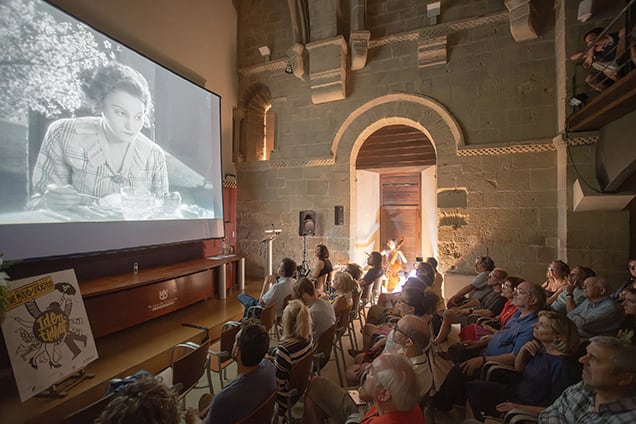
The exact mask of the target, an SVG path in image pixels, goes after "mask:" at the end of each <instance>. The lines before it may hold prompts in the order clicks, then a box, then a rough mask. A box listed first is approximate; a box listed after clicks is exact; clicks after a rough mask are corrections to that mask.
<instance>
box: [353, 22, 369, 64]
mask: <svg viewBox="0 0 636 424" xmlns="http://www.w3.org/2000/svg"><path fill="white" fill-rule="evenodd" d="M370 39H371V32H369V31H365V30H359V31H351V38H350V40H349V43H350V44H351V70H352V71H357V70H358V69H362V68H364V67H365V65H366V64H367V52H368V51H369V40H370Z"/></svg>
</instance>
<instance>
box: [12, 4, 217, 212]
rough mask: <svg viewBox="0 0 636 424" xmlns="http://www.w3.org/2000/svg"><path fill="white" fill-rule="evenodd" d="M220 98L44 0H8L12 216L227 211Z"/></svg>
mask: <svg viewBox="0 0 636 424" xmlns="http://www.w3.org/2000/svg"><path fill="white" fill-rule="evenodd" d="M219 114H220V99H219V97H218V96H217V95H215V94H213V93H211V92H209V91H206V90H204V89H202V88H200V87H198V86H196V85H195V84H193V83H191V82H189V81H187V80H185V79H183V78H181V77H180V76H177V75H176V74H174V73H172V72H170V71H168V70H166V69H165V68H163V67H161V66H160V65H158V64H156V63H155V62H153V61H151V60H149V59H147V58H145V57H143V56H141V55H139V54H138V53H136V52H134V51H132V50H130V49H128V48H127V47H125V46H122V45H121V44H119V43H117V42H115V41H113V40H112V39H110V38H108V37H106V36H105V35H103V34H101V33H99V32H97V31H95V30H93V29H91V28H90V27H88V26H86V25H84V24H82V23H80V22H79V21H76V20H75V19H73V18H71V17H70V16H68V15H66V14H65V13H63V12H61V11H60V10H58V9H56V8H54V7H52V6H50V5H48V4H47V3H44V2H42V1H39V0H38V1H27V0H1V1H0V157H1V158H2V159H1V160H0V178H1V179H2V184H0V224H14V223H15V224H18V223H20V224H22V223H45V222H76V221H119V220H128V221H130V220H133V221H136V220H173V219H179V220H183V219H210V218H218V217H220V216H222V210H221V209H222V194H221V187H220V182H221V176H220V175H221V161H220V127H219V126H220V119H219Z"/></svg>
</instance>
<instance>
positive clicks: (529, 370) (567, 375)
mask: <svg viewBox="0 0 636 424" xmlns="http://www.w3.org/2000/svg"><path fill="white" fill-rule="evenodd" d="M533 327H534V330H533V336H534V339H533V340H531V341H529V342H528V343H526V344H525V345H523V347H522V348H521V350H520V351H519V353H518V354H517V356H516V357H515V369H516V370H517V371H518V372H519V373H520V374H521V378H520V379H518V380H517V381H516V382H515V383H513V384H510V385H508V384H503V383H497V382H493V381H472V382H468V383H466V396H467V400H468V405H469V406H470V408H466V411H467V413H469V414H470V412H472V414H473V415H474V417H475V418H477V419H480V420H483V416H484V415H488V416H498V415H501V414H504V413H506V412H508V411H509V410H511V409H513V408H517V409H523V410H526V411H528V412H531V413H539V412H541V411H543V410H544V409H545V408H547V407H548V406H549V405H551V404H552V403H553V402H554V401H555V400H556V399H557V398H558V397H559V396H560V395H561V393H563V390H565V389H566V388H567V387H568V386H571V385H572V384H574V383H576V382H578V381H579V380H580V379H581V368H580V364H579V363H578V361H577V354H578V351H579V342H580V339H579V333H578V331H577V329H576V325H574V323H573V322H572V321H570V319H569V318H567V317H566V316H565V315H562V314H560V313H558V312H553V311H541V312H539V321H538V322H537V323H535V324H534V325H533Z"/></svg>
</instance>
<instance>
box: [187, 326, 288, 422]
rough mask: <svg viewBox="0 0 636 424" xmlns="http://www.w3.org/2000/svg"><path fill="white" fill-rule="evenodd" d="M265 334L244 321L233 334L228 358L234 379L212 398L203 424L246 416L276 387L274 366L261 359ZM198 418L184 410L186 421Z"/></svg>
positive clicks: (265, 343) (258, 327)
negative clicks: (232, 343) (229, 358)
mask: <svg viewBox="0 0 636 424" xmlns="http://www.w3.org/2000/svg"><path fill="white" fill-rule="evenodd" d="M268 348H269V334H267V330H265V327H263V326H262V325H260V324H248V325H246V326H245V327H243V328H242V329H241V330H239V332H238V333H237V335H236V338H235V341H234V347H233V348H232V357H233V358H234V360H235V361H236V367H237V369H236V378H235V379H234V380H232V381H231V382H230V384H228V385H227V386H225V388H224V389H223V390H221V391H220V392H219V393H218V394H217V395H216V396H214V398H213V399H212V404H211V405H210V408H209V410H208V414H207V416H206V418H205V423H206V424H210V423H213V424H233V423H235V422H237V421H240V420H241V419H243V418H245V417H246V416H248V415H249V414H250V413H252V412H253V411H254V410H255V409H256V408H258V406H260V404H261V403H263V401H265V399H267V398H268V397H269V395H271V394H272V392H273V391H274V390H276V369H275V368H274V365H273V364H272V362H271V361H269V360H268V359H265V354H266V353H267V349H268ZM200 422H201V420H200V419H199V417H198V411H197V410H196V409H194V408H190V409H188V411H187V412H186V423H187V424H197V423H200Z"/></svg>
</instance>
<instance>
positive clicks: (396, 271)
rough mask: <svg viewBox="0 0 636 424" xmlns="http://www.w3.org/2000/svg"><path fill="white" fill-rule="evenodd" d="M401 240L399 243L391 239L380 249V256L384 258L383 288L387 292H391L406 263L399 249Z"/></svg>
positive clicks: (398, 281) (398, 280) (397, 282)
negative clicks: (384, 247)
mask: <svg viewBox="0 0 636 424" xmlns="http://www.w3.org/2000/svg"><path fill="white" fill-rule="evenodd" d="M403 242H404V240H403V239H402V240H400V242H399V243H398V242H397V241H396V240H395V239H391V240H389V241H388V242H387V243H386V246H387V248H386V249H385V250H383V251H382V256H383V257H384V258H385V262H384V264H385V265H384V274H385V275H386V277H387V280H386V283H385V284H386V285H385V288H386V290H387V291H388V292H389V293H391V292H393V289H395V287H397V285H398V284H399V283H400V272H402V267H403V266H404V264H406V257H405V256H404V253H402V251H401V250H400V248H401V247H402V243H403Z"/></svg>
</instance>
